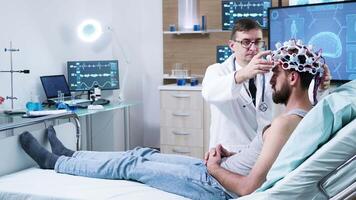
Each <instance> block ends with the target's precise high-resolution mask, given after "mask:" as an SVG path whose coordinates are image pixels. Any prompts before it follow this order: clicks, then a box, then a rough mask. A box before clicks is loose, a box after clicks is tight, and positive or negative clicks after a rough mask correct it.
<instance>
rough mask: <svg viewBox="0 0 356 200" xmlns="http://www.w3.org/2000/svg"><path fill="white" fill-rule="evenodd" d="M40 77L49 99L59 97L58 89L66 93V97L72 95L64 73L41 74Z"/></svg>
mask: <svg viewBox="0 0 356 200" xmlns="http://www.w3.org/2000/svg"><path fill="white" fill-rule="evenodd" d="M40 79H41V83H42V86H43V89H44V91H45V93H46V96H47V99H52V98H57V97H58V91H61V92H62V93H64V96H65V97H70V90H69V87H68V83H67V81H66V78H65V77H64V75H53V76H41V77H40Z"/></svg>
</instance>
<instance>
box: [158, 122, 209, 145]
mask: <svg viewBox="0 0 356 200" xmlns="http://www.w3.org/2000/svg"><path fill="white" fill-rule="evenodd" d="M160 135H161V136H160V137H161V144H168V145H181V146H191V147H203V144H204V138H203V129H184V128H168V127H161V132H160Z"/></svg>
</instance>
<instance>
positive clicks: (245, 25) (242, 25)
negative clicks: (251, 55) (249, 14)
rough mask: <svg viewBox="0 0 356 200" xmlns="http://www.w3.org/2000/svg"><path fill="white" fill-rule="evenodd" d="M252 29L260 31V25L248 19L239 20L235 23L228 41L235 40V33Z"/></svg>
mask: <svg viewBox="0 0 356 200" xmlns="http://www.w3.org/2000/svg"><path fill="white" fill-rule="evenodd" d="M253 29H259V30H262V28H261V26H260V24H259V23H258V22H257V21H255V20H253V19H249V18H243V19H240V20H238V21H237V22H236V23H235V25H234V28H233V29H232V31H231V38H230V39H231V40H235V34H236V32H243V31H250V30H253Z"/></svg>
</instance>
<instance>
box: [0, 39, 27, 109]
mask: <svg viewBox="0 0 356 200" xmlns="http://www.w3.org/2000/svg"><path fill="white" fill-rule="evenodd" d="M7 51H9V52H10V71H6V70H5V71H0V72H9V73H10V74H11V96H6V99H10V100H11V110H13V109H14V100H16V99H17V97H14V73H15V72H17V73H24V74H29V73H30V70H28V69H25V70H14V67H13V63H12V52H18V51H20V49H14V48H12V41H10V48H5V52H7ZM7 112H8V113H9V114H11V111H7Z"/></svg>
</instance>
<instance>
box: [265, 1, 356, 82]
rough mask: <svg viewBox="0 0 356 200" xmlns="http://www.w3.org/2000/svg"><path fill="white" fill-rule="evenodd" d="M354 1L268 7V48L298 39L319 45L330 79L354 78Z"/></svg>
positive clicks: (355, 71) (355, 53) (355, 30)
mask: <svg viewBox="0 0 356 200" xmlns="http://www.w3.org/2000/svg"><path fill="white" fill-rule="evenodd" d="M355 10H356V2H349V3H345V2H339V3H331V4H316V5H305V6H297V7H293V6H291V7H284V8H273V9H271V10H270V13H269V14H270V15H269V16H270V18H269V20H270V48H272V49H273V47H274V44H275V43H277V42H282V41H286V40H289V39H291V38H294V39H300V40H302V41H304V43H306V44H310V45H312V46H314V47H316V49H321V50H322V52H323V57H324V58H325V60H326V63H327V64H328V66H329V68H330V71H331V75H332V77H333V80H353V79H355V78H356V14H354V13H355V12H354V11H355Z"/></svg>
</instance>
